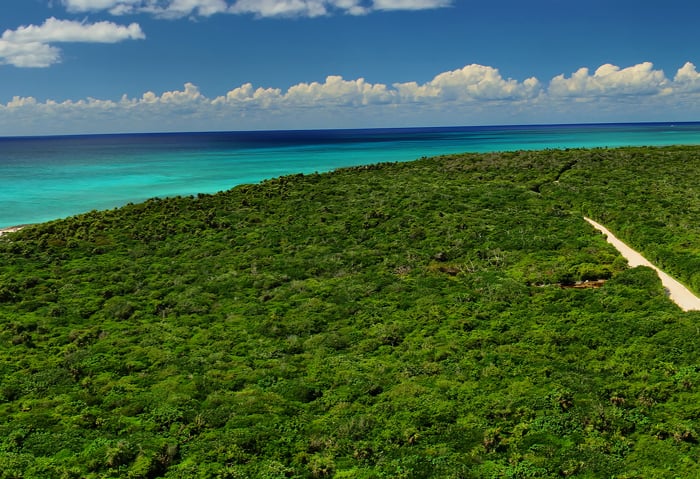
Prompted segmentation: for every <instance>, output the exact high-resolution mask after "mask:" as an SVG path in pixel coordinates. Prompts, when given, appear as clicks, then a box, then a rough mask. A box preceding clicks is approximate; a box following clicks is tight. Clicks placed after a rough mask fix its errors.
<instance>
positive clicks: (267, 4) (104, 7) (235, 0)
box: [62, 0, 452, 18]
mask: <svg viewBox="0 0 700 479" xmlns="http://www.w3.org/2000/svg"><path fill="white" fill-rule="evenodd" d="M62 3H63V5H64V6H65V7H66V8H67V9H68V10H69V11H71V12H91V11H109V12H110V13H111V14H113V15H124V14H133V13H150V14H153V15H156V16H158V17H163V18H181V17H186V16H193V15H198V16H211V15H214V14H217V13H232V14H252V15H255V16H257V17H311V18H313V17H320V16H326V15H331V14H334V13H341V14H349V15H366V14H368V13H370V12H373V11H382V10H427V9H434V8H442V7H447V6H450V5H451V4H452V0H373V1H371V0H62Z"/></svg>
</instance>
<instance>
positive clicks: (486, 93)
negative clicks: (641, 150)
mask: <svg viewBox="0 0 700 479" xmlns="http://www.w3.org/2000/svg"><path fill="white" fill-rule="evenodd" d="M698 19H700V2H696V1H694V0H692V1H691V0H665V1H663V2H660V1H658V0H654V1H651V0H585V1H581V0H529V1H523V0H488V1H485V0H0V31H2V32H3V33H2V35H1V36H0V136H18V135H53V134H87V133H124V132H159V131H233V130H274V129H317V128H374V127H408V126H462V125H502V124H542V123H599V122H647V121H670V122H676V121H678V122H680V121H698V120H700V73H698V68H700V29H698V28H697V21H698Z"/></svg>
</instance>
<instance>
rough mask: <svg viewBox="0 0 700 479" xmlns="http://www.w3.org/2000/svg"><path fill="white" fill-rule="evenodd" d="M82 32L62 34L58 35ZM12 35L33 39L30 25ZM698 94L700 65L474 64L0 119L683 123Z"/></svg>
mask: <svg viewBox="0 0 700 479" xmlns="http://www.w3.org/2000/svg"><path fill="white" fill-rule="evenodd" d="M50 30H51V29H50V28H49V29H46V31H50ZM82 34H83V33H80V34H77V33H76V34H72V33H71V34H69V33H65V38H71V39H75V38H77V37H80V35H82ZM17 35H18V36H20V37H21V36H22V35H26V36H25V39H27V41H29V40H30V39H31V40H34V39H35V33H33V32H32V31H31V30H27V31H26V33H17ZM37 38H41V36H38V37H37ZM547 85H548V86H547ZM630 100H633V101H630ZM699 100H700V73H698V72H697V70H696V67H695V65H694V64H692V63H686V64H685V65H683V66H682V67H681V68H679V69H678V71H677V72H676V73H675V76H674V77H673V78H667V77H666V75H665V74H664V73H663V72H662V71H660V70H655V69H654V68H653V65H652V64H651V63H640V64H638V65H633V66H629V67H625V68H620V67H618V66H615V65H607V64H606V65H602V66H601V67H599V68H597V69H596V70H595V71H594V72H593V73H590V71H589V70H588V69H587V68H580V69H578V70H577V71H575V72H574V73H573V74H571V75H570V76H568V77H567V76H564V75H563V74H562V75H558V76H556V77H554V78H552V79H551V80H550V81H549V82H548V84H547V83H545V84H543V83H541V82H540V81H539V80H538V79H537V78H534V77H531V78H527V79H524V80H516V79H512V78H507V77H504V76H503V75H502V74H501V73H500V72H499V70H498V69H496V68H493V67H490V66H484V65H475V64H473V65H467V66H465V67H463V68H460V69H456V70H452V71H446V72H442V73H439V74H438V75H436V76H435V77H434V78H433V79H432V80H429V81H427V82H425V83H418V82H407V83H394V84H392V85H386V84H383V83H372V82H369V81H367V80H365V79H363V78H358V79H345V78H343V77H341V76H336V75H331V76H328V77H327V78H326V79H325V80H324V81H318V82H302V83H298V84H296V85H293V86H291V87H289V88H288V89H286V90H283V89H280V88H273V87H262V86H254V85H253V84H251V83H246V84H243V85H241V86H238V87H235V88H232V89H231V90H229V91H227V92H225V93H223V94H221V95H219V96H215V97H208V96H206V95H205V94H204V93H203V92H201V91H200V89H199V88H198V87H197V86H196V85H194V84H192V83H186V84H185V85H184V87H183V88H182V89H180V90H170V91H164V92H161V93H156V92H153V91H148V92H146V93H144V94H142V95H141V96H136V97H128V96H126V95H124V96H123V97H122V98H121V99H119V100H110V99H94V98H87V99H79V100H68V101H63V102H56V101H52V100H46V101H39V100H37V99H35V98H33V97H14V98H12V100H10V101H8V102H7V103H5V104H1V103H0V126H2V127H3V131H4V132H6V133H5V134H8V133H7V132H8V131H15V130H13V128H15V129H16V128H17V125H20V124H24V125H27V126H26V128H27V130H28V131H31V132H33V133H36V132H37V131H41V132H44V130H42V129H41V128H40V125H39V123H40V122H42V121H46V119H47V118H52V119H54V120H53V121H52V122H51V125H61V126H62V125H72V126H73V128H74V130H69V131H48V133H62V132H63V133H65V132H74V133H75V132H83V133H84V132H86V131H87V132H94V131H95V128H96V125H102V127H101V128H100V130H99V131H124V130H127V131H134V130H137V131H138V130H145V131H157V130H164V129H165V130H168V129H170V130H194V129H250V128H253V127H257V128H267V129H270V128H300V127H308V128H319V127H327V128H331V127H346V126H356V127H363V126H402V125H405V124H407V123H408V124H414V125H415V124H423V125H425V124H436V123H437V124H484V123H485V122H488V123H491V124H494V123H512V122H513V121H520V122H522V121H525V122H579V121H633V120H635V119H636V120H637V121H654V120H659V119H666V118H659V116H658V115H659V112H665V114H671V113H673V114H674V115H684V116H683V117H682V118H680V119H676V118H671V119H673V120H675V121H680V120H683V119H686V120H688V119H694V118H696V117H697V115H698V114H700V107H694V106H693V105H700V101H699ZM603 115H606V116H603ZM625 115H627V116H625ZM643 115H647V116H643ZM58 119H60V120H61V121H57V120H58ZM516 119H517V120H516ZM256 121H257V123H256ZM120 125H121V126H120ZM125 125H126V126H125Z"/></svg>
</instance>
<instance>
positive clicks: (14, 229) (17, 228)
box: [0, 226, 22, 236]
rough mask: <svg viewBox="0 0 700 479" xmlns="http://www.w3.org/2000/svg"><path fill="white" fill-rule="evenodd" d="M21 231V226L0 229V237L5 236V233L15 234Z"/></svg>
mask: <svg viewBox="0 0 700 479" xmlns="http://www.w3.org/2000/svg"><path fill="white" fill-rule="evenodd" d="M21 229H22V227H21V226H13V227H12V228H4V229H0V236H2V235H4V234H5V233H14V232H15V231H19V230H21Z"/></svg>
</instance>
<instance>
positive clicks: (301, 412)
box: [0, 146, 700, 478]
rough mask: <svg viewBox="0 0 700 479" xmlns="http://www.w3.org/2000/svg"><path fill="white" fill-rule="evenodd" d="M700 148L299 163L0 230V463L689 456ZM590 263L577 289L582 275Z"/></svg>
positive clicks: (441, 464) (231, 465)
mask: <svg viewBox="0 0 700 479" xmlns="http://www.w3.org/2000/svg"><path fill="white" fill-rule="evenodd" d="M699 162H700V147H690V146H678V147H668V148H620V149H602V148H601V149H591V150H585V149H580V150H579V149H574V150H566V151H564V150H547V151H541V152H530V151H520V152H512V153H498V154H464V155H453V156H444V157H437V158H423V159H420V160H417V161H414V162H409V163H396V164H380V165H367V166H365V167H358V168H347V169H340V170H337V171H334V172H331V173H328V174H320V175H319V174H314V175H293V176H287V177H281V178H275V179H272V180H269V181H265V182H263V183H261V184H256V185H243V186H239V187H236V188H233V189H231V190H229V191H226V192H221V193H219V194H216V195H198V196H193V197H182V198H166V199H152V200H149V201H147V202H145V203H142V204H136V205H129V206H126V207H124V208H120V209H115V210H111V211H105V212H91V213H88V214H85V215H79V216H76V217H72V218H68V219H65V220H61V221H55V222H50V223H45V224H40V225H33V226H27V227H25V228H23V229H22V230H20V231H17V232H15V233H13V234H9V235H3V236H2V237H0V321H2V328H1V329H0V377H2V382H1V384H0V418H1V419H2V420H1V421H0V478H54V477H55V478H63V477H67V478H71V477H75V478H104V477H115V478H116V477H132V478H157V477H164V478H210V477H211V478H215V477H221V478H225V477H246V478H283V477H286V478H322V477H337V478H349V477H352V478H382V477H387V478H388V477H391V478H402V477H405V478H491V477H513V478H519V477H618V478H665V477H669V473H671V474H672V475H674V476H678V477H694V476H697V475H698V474H699V473H700V463H699V461H700V444H698V441H699V440H700V439H699V438H700V432H699V431H698V429H697V419H698V417H699V414H700V413H699V412H698V404H700V343H699V342H698V341H695V340H693V338H696V337H697V335H698V321H699V320H700V313H699V312H697V311H687V312H685V311H683V310H682V309H681V308H679V307H678V306H677V305H676V304H675V303H673V302H672V301H671V300H670V299H669V297H668V296H667V294H666V291H665V289H664V286H663V284H662V283H661V281H660V279H659V277H658V275H657V274H656V272H655V271H654V270H653V269H651V268H649V267H645V266H638V267H630V264H629V263H628V262H627V261H626V260H625V259H624V258H623V257H622V256H621V255H620V254H619V253H618V251H617V250H616V249H615V248H614V247H613V246H612V245H611V244H609V243H608V242H607V241H606V240H605V238H604V237H603V235H601V234H599V233H598V232H597V231H596V229H595V228H594V227H593V226H592V225H591V224H589V223H588V222H586V221H585V220H584V216H585V217H588V218H592V219H593V220H595V221H597V222H599V223H600V224H603V225H605V226H606V227H608V228H610V230H611V231H614V232H615V234H616V236H618V237H619V239H620V240H622V241H624V242H625V243H626V244H627V245H629V246H630V247H631V248H634V249H635V250H637V251H639V252H640V253H641V254H643V255H644V257H645V258H647V259H649V261H651V262H652V263H654V264H656V265H657V266H658V267H659V268H662V269H663V270H664V271H666V272H667V273H669V274H670V275H672V276H674V277H676V278H678V279H679V280H680V281H681V282H682V283H684V284H686V285H687V286H688V287H689V288H690V289H691V290H692V291H695V292H698V291H700V225H699V224H698V222H697V218H698V215H699V214H700V167H699V166H700V164H699ZM586 282H588V284H589V285H591V284H595V286H596V287H581V288H575V287H564V286H572V285H577V284H587V283H586Z"/></svg>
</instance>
